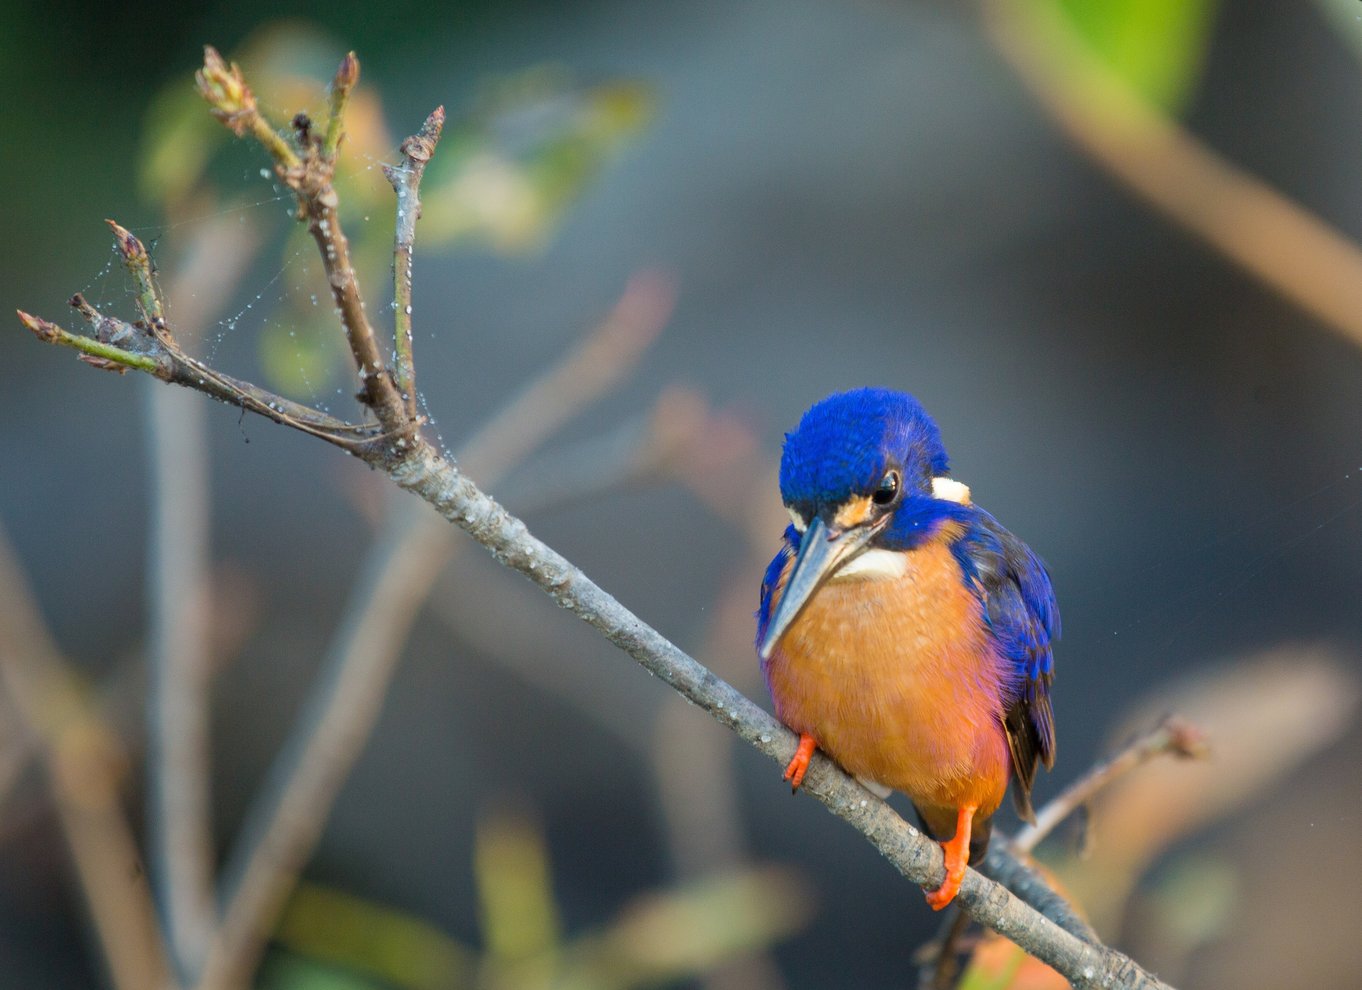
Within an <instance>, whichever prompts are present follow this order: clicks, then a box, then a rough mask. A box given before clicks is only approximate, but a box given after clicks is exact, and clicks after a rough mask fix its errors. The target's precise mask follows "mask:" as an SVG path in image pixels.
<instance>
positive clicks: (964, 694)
mask: <svg viewBox="0 0 1362 990" xmlns="http://www.w3.org/2000/svg"><path fill="white" fill-rule="evenodd" d="M780 492H781V497H782V498H783V500H784V502H785V506H786V508H787V509H789V512H790V519H791V522H792V525H790V526H789V527H788V528H787V529H786V530H785V536H784V542H783V543H782V544H781V547H780V550H779V551H778V552H777V553H776V556H775V559H774V560H772V561H771V564H770V566H769V567H768V568H767V570H766V577H765V580H764V581H763V582H762V587H761V608H760V609H759V611H758V612H757V652H758V654H759V655H760V657H761V666H762V673H763V674H764V675H765V677H766V684H767V686H768V687H769V688H770V691H771V697H772V699H773V700H774V702H775V709H776V715H777V717H778V718H779V719H780V720H781V721H782V722H784V723H785V725H787V726H789V727H790V728H791V729H793V730H794V731H795V732H797V733H799V748H798V750H797V752H796V754H795V757H794V759H793V760H791V761H790V764H789V766H788V767H786V769H785V779H786V780H788V781H790V783H791V785H792V787H794V788H798V787H799V785H800V783H801V782H802V781H803V779H804V774H805V771H806V770H807V769H808V766H809V758H810V757H811V756H812V755H813V751H814V749H815V748H817V749H822V750H823V751H824V752H825V753H826V754H827V755H829V756H830V757H832V758H833V759H834V760H836V761H837V762H838V763H840V764H841V765H842V767H843V768H845V769H846V770H847V772H849V773H851V774H853V775H854V776H856V777H857V778H858V779H860V780H861V782H862V783H864V784H865V785H866V786H867V787H869V788H870V789H871V790H874V791H876V792H878V793H880V794H881V795H882V796H883V795H888V793H889V792H890V791H891V790H897V791H902V792H903V793H904V794H907V795H908V797H909V799H911V800H912V802H913V806H914V808H916V809H917V812H918V816H919V817H920V818H921V820H922V824H923V826H924V827H925V828H926V830H927V831H928V833H929V834H931V835H932V837H933V838H935V839H937V840H939V841H942V845H943V847H944V850H945V858H946V879H945V881H944V882H943V883H942V885H941V886H940V887H939V888H938V889H936V890H933V891H928V893H927V903H928V904H930V905H931V906H932V907H933V908H934V909H936V910H938V911H939V910H940V909H941V908H943V907H945V906H946V905H947V904H949V903H950V902H951V901H952V900H953V899H954V898H955V895H956V894H957V893H958V892H959V890H960V882H961V880H962V879H963V878H964V874H965V867H966V865H967V864H968V863H969V862H970V860H971V859H975V860H977V859H978V858H979V857H980V856H981V855H982V854H983V852H984V850H985V849H986V848H987V845H988V836H989V831H990V826H991V821H990V819H991V816H992V815H993V813H994V812H995V811H996V810H997V809H998V806H999V805H1000V804H1001V803H1002V799H1003V794H1004V793H1005V791H1006V790H1007V784H1008V780H1009V779H1011V780H1013V781H1015V787H1014V788H1013V797H1014V799H1015V802H1016V806H1017V809H1018V811H1019V813H1020V814H1021V815H1022V816H1023V817H1024V818H1027V819H1028V820H1029V819H1031V818H1032V817H1033V813H1032V810H1031V785H1032V783H1033V781H1034V780H1035V775H1036V766H1037V764H1040V763H1044V764H1045V765H1046V767H1050V766H1052V765H1053V764H1054V758H1055V730H1054V720H1053V716H1052V715H1051V711H1050V681H1051V677H1052V675H1053V669H1054V667H1053V658H1052V655H1051V650H1050V643H1051V641H1052V640H1054V639H1056V638H1057V637H1058V636H1059V612H1058V609H1057V607H1056V605H1055V598H1054V592H1053V591H1052V589H1051V587H1050V577H1049V575H1048V574H1047V573H1046V571H1045V566H1044V564H1042V563H1041V561H1040V560H1039V558H1037V557H1036V555H1035V554H1033V553H1032V552H1031V550H1030V548H1028V547H1027V546H1026V544H1025V543H1023V542H1021V540H1019V539H1017V538H1016V537H1015V536H1013V535H1012V534H1011V533H1009V532H1008V531H1007V530H1005V529H1003V527H1002V526H1000V525H999V524H998V522H997V520H995V519H994V518H993V517H992V516H991V515H989V514H988V513H987V512H985V511H984V510H983V509H980V508H979V507H978V506H976V505H974V504H973V503H972V502H971V501H970V493H969V489H968V488H967V487H965V486H964V485H963V484H961V483H960V482H958V481H954V480H952V479H951V478H949V477H948V475H947V460H946V450H945V448H944V447H943V446H942V443H941V434H940V431H939V430H938V429H937V427H936V424H935V423H934V422H932V419H931V418H930V417H929V416H928V415H927V413H926V411H925V410H924V409H923V408H922V406H921V405H920V404H919V403H918V402H917V400H916V399H914V398H913V397H912V396H910V395H907V394H905V393H902V392H895V391H890V390H888V389H860V390H857V391H852V392H844V393H840V394H836V395H830V396H828V397H827V398H826V399H823V400H822V401H821V402H818V403H816V404H815V405H814V406H813V407H812V408H810V409H809V411H808V412H806V413H805V414H804V417H803V418H802V419H801V420H800V421H799V426H798V427H797V428H796V429H795V431H794V432H793V433H789V434H787V435H786V437H785V447H784V451H783V453H782V456H781V462H780Z"/></svg>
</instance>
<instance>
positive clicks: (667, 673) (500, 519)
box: [388, 441, 1166, 990]
mask: <svg viewBox="0 0 1362 990" xmlns="http://www.w3.org/2000/svg"><path fill="white" fill-rule="evenodd" d="M388 474H389V476H390V477H391V478H392V479H393V481H395V482H396V483H397V484H398V485H400V486H401V487H402V488H405V489H406V490H408V491H410V492H413V493H414V494H416V495H417V496H419V497H420V498H422V499H423V500H424V501H426V502H428V503H430V504H431V505H432V506H434V507H435V508H436V510H437V511H439V513H440V514H441V515H442V516H444V517H445V518H446V519H447V520H449V521H450V522H452V523H454V524H455V525H457V526H459V527H460V528H461V529H463V530H464V531H465V532H467V533H468V534H469V535H470V536H472V537H473V538H474V539H475V540H477V541H478V542H479V543H480V544H482V545H483V546H484V547H485V548H486V549H487V550H488V551H490V552H491V554H492V556H493V557H495V558H496V559H497V560H498V561H499V562H501V563H502V564H503V565H505V566H507V567H510V568H512V569H514V570H517V571H519V572H520V573H522V574H524V575H525V576H526V577H528V578H529V579H530V580H531V581H533V582H534V583H535V584H536V585H538V586H539V587H540V588H541V589H542V590H543V591H544V592H545V593H547V594H548V595H549V597H550V598H552V599H553V600H554V601H555V602H557V603H558V605H560V606H561V607H563V608H565V609H567V610H568V611H570V612H572V613H573V614H574V615H576V616H577V617H578V618H580V619H582V620H583V621H584V622H586V623H588V624H589V625H591V626H592V627H593V628H594V629H596V630H597V631H598V632H600V633H601V635H603V636H604V637H605V638H606V639H608V640H609V641H610V642H611V643H613V644H614V645H615V646H617V647H619V648H620V649H621V650H623V651H624V652H626V653H628V654H629V655H630V656H632V657H633V658H634V659H635V660H637V661H638V662H639V664H640V665H641V666H642V667H643V668H644V669H645V670H647V671H648V672H649V673H651V674H653V675H654V676H656V677H659V678H661V679H662V680H663V681H665V682H666V683H667V684H669V685H670V686H671V687H672V688H674V689H675V690H676V691H678V692H680V693H681V694H682V695H683V696H684V697H685V698H686V699H687V700H689V701H691V702H692V703H694V704H696V705H698V706H699V707H701V708H703V709H704V710H705V711H707V712H708V713H709V714H710V715H711V716H713V717H714V718H715V719H716V720H717V721H719V722H720V723H722V724H724V725H726V726H728V727H729V728H730V729H732V730H733V731H734V732H736V733H737V734H738V735H739V736H740V737H741V738H742V739H743V740H745V741H746V742H747V743H749V744H750V745H752V746H753V747H755V748H756V749H758V750H759V751H761V752H762V753H764V754H766V755H767V756H768V757H770V758H771V759H773V760H776V761H777V762H779V763H782V764H783V763H785V762H788V760H789V758H790V756H791V755H792V754H793V753H794V748H795V739H794V736H793V734H792V733H791V732H790V731H789V730H788V729H786V728H785V727H784V726H782V725H780V723H778V722H777V721H776V720H775V719H774V718H772V717H771V716H770V715H769V714H767V713H766V712H765V711H763V710H762V709H760V708H758V707H757V706H756V705H755V704H753V703H752V702H751V701H750V700H748V699H747V698H746V697H744V696H743V695H742V694H741V693H739V692H738V691H737V690H735V689H734V688H733V687H732V686H730V685H729V684H727V683H726V682H725V681H723V680H722V679H721V678H719V677H718V676H716V675H715V674H714V673H713V672H711V671H710V670H708V669H707V668H705V667H704V666H703V665H701V664H700V663H698V662H696V661H695V660H693V659H692V658H691V657H689V656H687V655H686V654H685V653H684V652H683V651H682V650H681V649H680V648H679V647H677V646H675V645H674V644H673V643H671V642H670V641H669V640H667V639H666V638H665V637H664V636H663V635H662V634H661V633H659V632H658V631H657V630H655V629H653V628H652V627H651V626H649V625H648V624H647V623H645V622H643V620H641V619H640V618H639V617H638V616H636V615H634V614H633V613H632V612H630V611H629V610H628V609H627V608H625V607H624V606H623V605H621V604H620V603H619V601H617V600H616V599H615V598H614V597H613V596H611V595H610V594H609V593H607V592H606V591H604V590H602V589H601V588H600V587H599V586H598V585H596V584H595V583H594V582H593V581H592V580H591V579H590V578H588V577H587V576H586V575H585V574H583V573H582V571H581V570H579V569H578V568H577V567H576V566H574V565H573V564H572V563H571V562H569V561H568V560H567V559H566V558H564V557H563V556H561V555H560V554H558V553H557V552H556V551H554V550H553V549H552V548H550V547H549V546H547V545H546V544H544V543H542V542H540V541H539V540H538V539H536V538H535V537H534V536H533V535H532V534H531V533H530V532H529V530H528V529H527V528H526V526H525V524H524V523H523V522H521V521H520V520H519V519H517V518H515V517H514V516H512V515H511V514H510V513H508V512H507V511H506V510H505V509H503V508H502V507H501V506H500V505H498V504H497V503H496V502H495V501H494V500H493V499H492V498H491V497H490V496H488V495H486V494H485V493H484V492H482V491H481V490H480V489H479V488H478V487H477V486H476V485H474V484H473V483H472V482H471V481H469V480H468V478H466V477H465V476H463V475H462V474H461V473H460V472H459V471H458V470H457V469H456V468H455V467H454V466H453V465H452V464H450V463H449V462H448V461H447V460H445V459H444V458H443V457H442V456H441V455H440V454H439V453H438V452H437V451H435V450H434V448H432V447H431V446H430V445H428V444H426V443H425V442H424V441H422V442H421V443H419V444H418V445H417V446H416V447H415V448H413V449H411V450H410V451H409V452H407V454H406V456H405V457H403V458H402V459H401V460H400V461H399V462H397V463H396V464H393V465H392V466H391V467H390V469H389V470H388ZM803 789H804V790H806V791H807V792H808V793H809V794H811V795H813V796H814V797H815V798H817V799H818V800H819V801H821V802H822V803H823V804H824V805H826V806H827V807H828V808H829V809H830V810H831V811H832V812H833V813H834V814H836V815H837V816H838V817H840V818H842V819H844V820H846V821H847V822H849V823H850V824H851V825H852V826H853V827H855V828H856V829H857V830H858V831H860V832H861V833H863V834H864V835H865V836H866V838H868V839H869V840H870V842H871V843H872V844H873V845H874V846H875V847H876V848H877V849H878V850H879V851H880V852H881V853H882V854H883V855H884V856H885V858H886V859H888V860H889V861H890V862H891V863H892V864H893V865H894V867H895V868H896V869H898V871H899V872H900V873H902V874H903V875H904V876H905V877H907V878H908V879H909V880H911V881H912V882H914V883H916V884H920V885H922V886H924V887H935V886H939V885H940V883H941V881H942V879H943V877H944V876H945V867H944V863H943V861H942V856H941V848H940V846H938V845H937V844H936V843H935V842H933V841H932V840H930V839H928V838H927V837H926V836H924V835H923V834H922V833H921V832H919V831H918V830H917V829H915V828H913V827H912V826H910V825H908V824H907V823H906V822H904V821H903V819H902V818H900V817H899V816H898V815H897V814H896V813H895V812H894V811H893V809H891V808H890V807H889V806H888V805H887V804H885V803H884V802H883V801H880V800H879V799H877V798H875V797H874V796H873V795H871V794H870V793H869V792H868V791H866V790H865V789H864V788H862V787H861V786H860V785H859V784H858V783H856V782H855V781H853V780H852V779H851V778H850V777H848V776H847V775H846V774H845V773H844V772H843V771H842V770H841V769H839V768H838V767H836V766H835V765H833V764H831V763H829V762H828V761H826V760H823V759H821V758H820V759H816V760H815V763H814V765H813V767H812V769H811V770H810V772H809V775H808V776H807V777H806V778H805V781H804V785H803ZM958 901H959V903H960V904H961V906H962V907H964V908H965V910H966V911H968V912H969V913H970V914H971V915H972V916H973V917H974V918H975V919H976V920H977V921H979V922H980V923H981V924H984V925H987V926H988V927H990V928H992V929H994V930H995V931H997V932H998V933H999V934H1001V935H1003V936H1005V937H1006V938H1009V939H1011V940H1012V941H1013V942H1016V943H1017V944H1018V945H1020V946H1021V947H1022V948H1023V949H1025V950H1026V951H1027V952H1030V953H1031V954H1032V955H1034V956H1036V957H1037V958H1039V959H1041V960H1043V961H1044V962H1047V963H1049V964H1050V965H1051V966H1053V967H1054V968H1055V969H1057V970H1058V971H1059V972H1060V973H1062V974H1063V975H1064V976H1065V977H1067V978H1068V979H1069V981H1070V982H1071V983H1073V985H1074V986H1075V987H1080V988H1088V987H1093V988H1096V987H1106V988H1111V987H1123V988H1128V990H1155V988H1163V987H1165V986H1166V984H1164V983H1162V982H1160V981H1159V980H1158V979H1157V978H1156V977H1154V976H1152V975H1150V974H1149V973H1147V972H1145V971H1144V970H1143V969H1141V968H1140V967H1139V966H1138V965H1137V964H1136V963H1134V962H1133V961H1131V960H1130V959H1128V958H1126V957H1125V956H1123V955H1122V954H1120V953H1119V952H1117V951H1115V950H1114V949H1110V948H1107V947H1106V946H1103V945H1100V944H1091V943H1088V942H1085V941H1083V940H1081V939H1079V938H1078V937H1077V936H1075V935H1073V934H1070V933H1069V932H1067V931H1065V930H1064V929H1062V928H1061V927H1059V925H1057V924H1055V923H1054V922H1053V921H1051V920H1049V919H1048V918H1046V917H1044V916H1043V915H1041V914H1040V913H1038V912H1037V911H1035V910H1034V909H1033V908H1031V907H1029V906H1028V905H1026V904H1025V903H1023V902H1022V901H1021V900H1019V899H1018V898H1017V897H1015V896H1014V895H1013V894H1012V893H1011V892H1009V891H1008V890H1007V889H1006V888H1005V887H1003V886H1001V885H1000V884H997V883H994V882H993V881H991V880H989V879H987V878H986V877H984V876H982V875H981V874H979V873H978V872H976V871H974V870H970V871H969V872H968V873H967V874H966V876H965V881H964V883H963V884H962V886H961V889H960V895H959V898H958Z"/></svg>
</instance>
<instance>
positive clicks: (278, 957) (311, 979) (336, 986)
mask: <svg viewBox="0 0 1362 990" xmlns="http://www.w3.org/2000/svg"><path fill="white" fill-rule="evenodd" d="M255 987H256V990H386V988H385V987H384V985H383V984H381V983H377V982H375V981H373V980H367V979H365V978H364V977H362V976H359V975H357V974H355V973H351V972H348V971H346V970H343V969H337V968H336V967H334V966H328V965H326V964H325V963H322V962H318V961H316V960H314V959H307V958H305V957H303V956H296V955H293V954H292V953H289V952H272V953H271V954H270V957H269V959H268V960H267V961H266V963H265V965H264V966H263V967H261V970H260V975H259V976H258V977H257V978H256V984H255Z"/></svg>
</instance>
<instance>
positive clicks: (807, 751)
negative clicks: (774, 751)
mask: <svg viewBox="0 0 1362 990" xmlns="http://www.w3.org/2000/svg"><path fill="white" fill-rule="evenodd" d="M817 748H818V743H817V742H816V741H815V740H814V738H813V736H811V735H809V734H808V733H807V732H801V733H800V734H799V748H798V749H796V750H795V755H794V757H793V758H792V759H791V760H790V762H789V763H788V764H786V766H785V775H784V777H782V778H781V779H782V780H788V781H789V782H790V793H791V794H793V793H794V792H795V791H797V790H799V785H800V784H802V783H804V775H805V774H806V773H808V772H809V760H810V759H811V758H812V757H813V751H814V750H815V749H817Z"/></svg>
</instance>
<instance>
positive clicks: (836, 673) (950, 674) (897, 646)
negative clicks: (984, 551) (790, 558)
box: [764, 542, 1008, 807]
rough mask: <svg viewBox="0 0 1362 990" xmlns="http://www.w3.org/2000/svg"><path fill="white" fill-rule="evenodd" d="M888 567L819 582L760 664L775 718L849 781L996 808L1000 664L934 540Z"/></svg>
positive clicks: (1004, 769) (954, 567) (1001, 743)
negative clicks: (804, 736) (810, 742)
mask: <svg viewBox="0 0 1362 990" xmlns="http://www.w3.org/2000/svg"><path fill="white" fill-rule="evenodd" d="M894 558H897V559H896V560H895V559H892V558H889V557H881V558H878V563H875V562H872V563H870V564H867V565H864V566H863V567H862V568H861V569H860V570H859V572H858V571H857V570H856V569H855V568H853V569H852V573H851V574H849V575H845V576H840V575H839V577H838V578H835V579H834V580H832V581H829V582H828V583H827V584H825V585H824V586H823V587H821V588H820V589H819V590H818V591H817V592H816V593H815V594H814V596H813V597H812V598H811V599H810V601H809V603H808V604H807V605H806V606H805V607H804V609H803V610H802V611H801V612H800V614H799V616H798V618H796V619H795V621H794V622H793V623H792V624H791V626H790V628H789V629H788V630H786V632H785V635H784V636H782V637H781V640H780V642H779V644H778V645H777V646H776V648H775V650H773V651H772V654H771V658H770V660H769V661H767V663H766V664H765V666H764V673H765V675H766V680H767V683H768V685H769V686H770V689H771V696H772V698H773V699H774V701H775V705H776V713H777V715H778V716H779V717H780V719H781V721H783V722H784V723H785V724H786V725H788V726H790V728H792V729H795V730H796V731H799V732H807V733H809V734H811V735H812V736H813V737H814V738H815V739H816V740H817V741H818V744H819V746H820V747H821V748H822V749H823V750H825V751H826V752H827V753H828V754H830V755H831V756H832V757H833V758H834V759H836V760H837V762H838V763H840V764H841V765H842V766H843V767H845V768H846V769H847V770H848V771H850V772H851V773H853V774H855V775H856V776H858V777H862V778H864V779H868V780H873V781H876V782H878V783H880V784H883V785H886V786H888V787H892V788H894V789H895V790H900V791H903V792H905V793H907V794H908V795H909V796H910V797H912V798H913V799H914V800H915V801H919V802H926V803H929V804H941V805H943V806H949V805H951V804H953V803H955V802H958V801H961V800H972V801H975V802H976V803H980V804H983V805H989V804H992V805H993V806H994V807H996V804H997V801H1000V800H1001V797H1002V791H1003V789H1004V788H1005V787H1006V783H1007V774H1008V762H1007V761H1008V756H1007V742H1006V737H1005V735H1004V732H1003V728H1002V710H1003V697H1004V684H1003V680H1004V677H1005V673H1006V666H1005V664H1003V663H1000V662H999V658H998V656H997V654H996V651H995V649H994V644H993V641H992V637H991V636H990V634H989V633H988V630H987V628H986V627H985V625H984V622H983V620H982V613H981V609H980V605H979V601H978V599H977V598H975V596H974V595H973V594H972V593H971V592H970V590H969V589H968V588H966V587H965V586H964V584H963V583H962V581H961V576H960V568H959V564H958V563H957V562H956V561H955V558H954V557H953V555H952V554H951V552H950V549H949V547H948V546H947V545H946V544H945V543H944V542H938V543H931V544H928V545H927V546H924V547H922V548H919V549H917V550H914V551H911V552H909V553H906V554H895V555H894ZM787 571H788V568H787ZM784 579H785V575H782V577H781V581H780V582H778V584H777V592H776V593H777V594H780V593H781V592H782V591H783V585H784Z"/></svg>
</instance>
